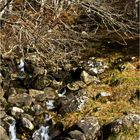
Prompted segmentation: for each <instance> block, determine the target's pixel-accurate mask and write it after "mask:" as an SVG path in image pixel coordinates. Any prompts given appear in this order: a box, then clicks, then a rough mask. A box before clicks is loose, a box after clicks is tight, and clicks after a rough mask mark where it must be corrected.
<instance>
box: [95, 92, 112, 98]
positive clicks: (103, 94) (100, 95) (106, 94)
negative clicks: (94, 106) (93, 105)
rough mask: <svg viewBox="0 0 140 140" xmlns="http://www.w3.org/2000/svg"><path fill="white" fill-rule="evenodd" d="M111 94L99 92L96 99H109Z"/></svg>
mask: <svg viewBox="0 0 140 140" xmlns="http://www.w3.org/2000/svg"><path fill="white" fill-rule="evenodd" d="M110 96H111V94H110V93H109V92H100V93H98V94H97V95H96V99H98V98H101V97H110Z"/></svg>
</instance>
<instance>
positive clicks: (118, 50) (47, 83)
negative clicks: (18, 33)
mask: <svg viewBox="0 0 140 140" xmlns="http://www.w3.org/2000/svg"><path fill="white" fill-rule="evenodd" d="M130 42H131V43H130ZM130 42H128V45H127V46H119V45H118V44H113V43H107V44H106V43H104V42H103V43H97V44H99V45H95V44H94V45H93V46H97V47H96V48H95V47H92V46H91V47H89V48H86V50H85V51H84V52H85V53H83V54H81V55H82V57H81V60H80V61H75V62H71V63H67V64H65V65H64V66H58V71H53V70H50V69H49V66H47V65H44V64H41V63H39V65H38V63H36V62H35V61H33V59H32V58H33V55H32V54H29V57H27V58H24V59H23V58H16V57H14V56H13V55H11V56H10V55H3V54H2V55H1V62H0V63H1V64H0V65H1V68H0V70H1V72H0V83H1V87H0V88H1V90H0V101H1V102H0V111H1V113H0V119H1V123H0V124H1V126H0V134H1V140H10V139H11V140H17V139H20V140H100V139H103V140H106V139H109V140H117V139H118V140H139V139H140V131H139V130H140V108H139V105H140V89H139V67H140V64H139V54H138V47H137V46H138V41H137V40H131V41H130Z"/></svg>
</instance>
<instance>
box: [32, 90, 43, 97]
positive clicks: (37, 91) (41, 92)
mask: <svg viewBox="0 0 140 140" xmlns="http://www.w3.org/2000/svg"><path fill="white" fill-rule="evenodd" d="M40 94H44V91H42V90H35V89H29V95H30V96H31V97H36V96H37V95H40Z"/></svg>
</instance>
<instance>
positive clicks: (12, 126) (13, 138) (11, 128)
mask: <svg viewBox="0 0 140 140" xmlns="http://www.w3.org/2000/svg"><path fill="white" fill-rule="evenodd" d="M9 125H10V126H9V134H10V138H11V140H19V139H17V138H16V126H15V125H16V121H15V120H13V122H12V123H11V124H9Z"/></svg>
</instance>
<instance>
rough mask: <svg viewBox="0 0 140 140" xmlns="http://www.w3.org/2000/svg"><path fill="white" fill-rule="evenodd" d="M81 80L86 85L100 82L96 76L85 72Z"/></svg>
mask: <svg viewBox="0 0 140 140" xmlns="http://www.w3.org/2000/svg"><path fill="white" fill-rule="evenodd" d="M81 78H82V80H83V81H84V82H85V83H86V84H90V83H93V82H94V83H99V82H100V81H99V80H98V79H97V78H96V77H95V76H91V75H89V74H88V73H87V72H86V71H83V72H82V73H81Z"/></svg>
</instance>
